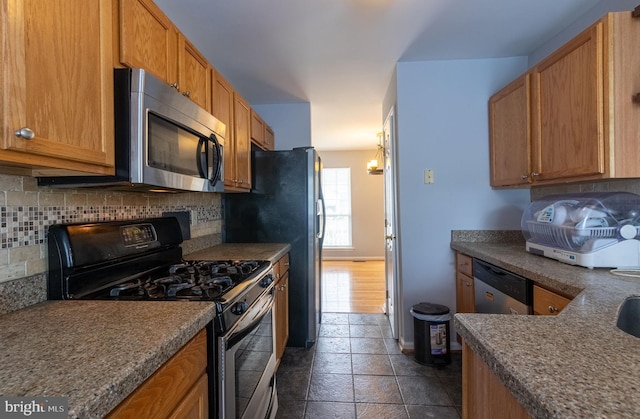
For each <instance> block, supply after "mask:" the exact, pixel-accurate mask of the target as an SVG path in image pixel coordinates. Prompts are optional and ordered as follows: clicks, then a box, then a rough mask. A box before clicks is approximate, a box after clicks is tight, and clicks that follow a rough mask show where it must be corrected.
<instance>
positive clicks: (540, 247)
mask: <svg viewBox="0 0 640 419" xmlns="http://www.w3.org/2000/svg"><path fill="white" fill-rule="evenodd" d="M521 226H522V233H523V234H524V237H525V239H526V241H527V243H526V248H527V251H528V252H530V253H534V254H538V255H543V256H546V257H549V258H552V259H556V260H559V261H561V262H565V263H568V264H571V265H579V266H585V267H587V268H640V195H636V194H633V193H630V192H582V193H572V194H560V195H549V196H545V197H543V198H540V199H537V200H535V201H533V202H531V203H530V204H529V207H528V208H527V209H526V210H525V212H524V214H523V215H522V222H521Z"/></svg>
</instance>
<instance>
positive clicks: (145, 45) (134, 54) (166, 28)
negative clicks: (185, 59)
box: [119, 0, 179, 86]
mask: <svg viewBox="0 0 640 419" xmlns="http://www.w3.org/2000/svg"><path fill="white" fill-rule="evenodd" d="M119 1H120V11H119V12H120V62H122V64H124V65H126V66H128V67H133V68H144V69H145V70H147V71H149V72H151V73H152V74H154V75H155V76H156V77H158V78H160V79H161V80H164V81H165V82H167V83H168V84H172V85H173V84H175V85H176V86H178V85H179V80H178V29H177V28H176V27H175V25H174V24H173V23H172V22H171V20H169V18H168V17H167V16H166V15H165V14H164V13H163V12H162V10H160V8H159V7H158V6H156V4H155V3H154V2H153V1H151V0H119Z"/></svg>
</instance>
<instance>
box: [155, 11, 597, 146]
mask: <svg viewBox="0 0 640 419" xmlns="http://www.w3.org/2000/svg"><path fill="white" fill-rule="evenodd" d="M155 2H156V3H157V4H158V5H159V6H160V8H161V9H162V10H163V11H164V12H165V13H166V14H167V16H169V18H170V19H171V20H172V21H173V22H174V23H175V24H176V25H177V26H178V27H179V28H180V30H181V31H182V32H183V33H184V34H185V35H186V36H187V38H189V39H190V40H191V41H192V42H193V43H194V45H195V46H196V47H197V48H198V49H199V50H200V51H201V52H202V53H203V54H204V55H205V56H206V57H207V59H208V60H209V61H210V62H211V63H212V64H213V65H214V66H215V67H216V69H217V70H218V71H220V72H221V73H222V74H223V76H224V77H225V78H226V79H227V80H229V81H230V82H231V84H233V86H234V87H235V88H236V89H237V90H238V91H239V92H240V93H241V94H242V95H243V96H244V97H245V99H247V100H248V101H249V103H251V105H261V104H283V103H297V102H309V103H310V104H311V105H310V106H311V130H312V134H311V138H312V145H313V146H315V147H316V148H319V149H324V150H344V149H373V148H375V145H376V143H377V136H376V134H377V133H378V132H379V131H380V130H381V126H382V122H383V121H382V118H383V117H382V100H383V97H384V94H385V92H386V90H387V87H388V86H389V83H390V81H391V77H392V74H393V71H394V67H395V64H396V63H397V62H398V61H426V60H449V59H473V58H497V57H509V56H523V55H529V54H530V53H531V52H533V51H534V50H535V49H536V48H537V47H539V46H540V45H542V44H543V43H544V42H545V41H546V40H549V39H550V38H552V37H553V36H554V35H555V34H557V33H558V32H559V31H560V30H562V29H564V28H565V27H566V26H568V25H569V24H570V23H571V22H573V21H574V20H576V18H578V17H579V16H580V15H582V14H583V13H585V12H586V11H587V10H589V9H590V8H592V7H593V6H595V5H596V4H597V3H598V2H599V0H561V1H559V0H536V1H514V0H482V1H479V0H224V1H223V0H218V1H215V0H181V1H175V0H155ZM267 122H268V121H267ZM276 139H277V132H276ZM276 141H277V140H276Z"/></svg>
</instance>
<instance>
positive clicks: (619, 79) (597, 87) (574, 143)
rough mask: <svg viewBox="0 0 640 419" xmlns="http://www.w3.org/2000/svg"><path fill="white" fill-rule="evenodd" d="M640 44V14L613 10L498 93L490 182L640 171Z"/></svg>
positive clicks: (568, 179)
mask: <svg viewBox="0 0 640 419" xmlns="http://www.w3.org/2000/svg"><path fill="white" fill-rule="evenodd" d="M639 44H640V19H637V18H634V17H632V14H631V13H629V12H617V13H609V14H607V15H605V16H604V17H603V18H601V19H599V20H598V21H597V22H596V23H594V24H593V25H591V26H590V27H588V28H587V29H586V30H584V31H583V32H582V33H580V34H579V35H577V36H576V37H575V38H573V39H572V40H571V41H569V42H567V43H566V44H565V45H563V46H562V47H560V48H559V49H558V50H556V51H555V52H554V53H552V54H551V55H550V56H548V57H547V58H545V59H544V60H542V61H541V62H540V63H539V64H537V65H536V66H535V67H533V68H532V69H531V70H530V72H529V73H527V75H525V76H522V77H521V78H519V79H517V80H516V81H514V82H513V83H512V84H510V85H509V86H507V87H505V88H504V89H503V90H501V91H500V92H498V93H497V94H496V95H494V96H493V97H492V98H491V100H490V104H489V108H490V112H489V124H490V130H491V140H490V142H491V185H492V186H494V187H505V186H506V187H509V186H511V187H513V186H518V185H526V184H539V185H544V184H554V183H565V182H575V181H584V180H597V179H608V178H635V177H640V163H639V161H638V158H637V156H638V155H640V106H639V105H638V104H637V103H634V101H633V100H632V98H633V97H634V96H636V95H637V94H638V93H640V54H638V53H637V48H638V45H639ZM527 78H530V81H527V80H526V79H527ZM529 101H530V102H529ZM527 103H530V111H529V112H526V111H523V110H524V109H525V107H526V106H527V105H526V104H527ZM528 117H530V127H531V128H530V141H529V142H528V143H527V142H526V141H524V140H523V139H522V137H525V136H527V135H528V132H527V129H526V126H527V125H528V124H527V118H528ZM525 144H527V146H528V147H529V149H528V150H527V149H525V146H524V145H525ZM529 150H530V154H529V160H528V164H529V166H528V167H529V170H526V171H525V170H524V168H525V167H526V164H525V163H527V161H526V160H527V158H526V155H527V154H526V153H527V152H528V151H529ZM523 171H524V173H523ZM524 175H528V179H526V180H525V179H524V178H523V176H524ZM519 176H520V179H519V178H518V177H519Z"/></svg>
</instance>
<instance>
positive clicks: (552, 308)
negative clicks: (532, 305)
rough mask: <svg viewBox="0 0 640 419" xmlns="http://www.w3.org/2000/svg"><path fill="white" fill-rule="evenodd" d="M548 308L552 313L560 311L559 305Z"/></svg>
mask: <svg viewBox="0 0 640 419" xmlns="http://www.w3.org/2000/svg"><path fill="white" fill-rule="evenodd" d="M547 310H549V313H550V314H555V313H557V312H558V308H557V307H554V306H549V307H548V308H547Z"/></svg>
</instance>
